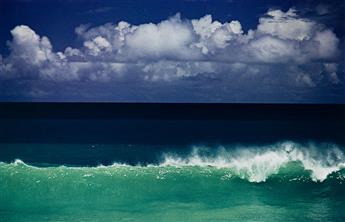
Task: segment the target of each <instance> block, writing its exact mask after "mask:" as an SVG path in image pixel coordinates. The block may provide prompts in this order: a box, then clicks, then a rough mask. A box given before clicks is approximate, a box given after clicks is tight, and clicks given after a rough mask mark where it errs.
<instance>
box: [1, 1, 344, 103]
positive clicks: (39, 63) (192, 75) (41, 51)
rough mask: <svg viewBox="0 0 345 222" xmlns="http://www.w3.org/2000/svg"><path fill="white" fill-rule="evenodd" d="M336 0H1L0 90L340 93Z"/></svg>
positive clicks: (340, 20)
mask: <svg viewBox="0 0 345 222" xmlns="http://www.w3.org/2000/svg"><path fill="white" fill-rule="evenodd" d="M344 11H345V1H343V0H334V1H316V0H315V1H313V0H305V1H293V0H272V1H269V0H265V1H264V0H256V1H254V0H253V1H251V0H222V1H220V0H219V1H218V0H174V1H168V0H152V1H149V0H145V1H140V0H136V1H135V0H116V1H110V0H107V1H101V0H100V1H95V0H74V1H72V0H64V1H63V0H50V1H43V0H0V27H1V28H0V101H59V102H60V101H65V102H71V101H75V102H81V101H83V102H85V101H87V102H188V103H190V102H192V103H194V102H201V103H204V102H205V103H213V102H217V103H345V47H344V46H345V37H344V36H345V19H344Z"/></svg>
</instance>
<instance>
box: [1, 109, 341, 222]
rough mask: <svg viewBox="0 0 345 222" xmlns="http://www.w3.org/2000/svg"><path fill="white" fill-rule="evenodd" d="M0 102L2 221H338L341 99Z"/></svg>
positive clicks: (339, 208)
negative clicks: (251, 102) (197, 102)
mask: <svg viewBox="0 0 345 222" xmlns="http://www.w3.org/2000/svg"><path fill="white" fill-rule="evenodd" d="M0 108H1V109H0V125H1V129H0V221H16V222H17V221H19V222H20V221H35V222H36V221H150V222H151V221H345V210H344V209H345V141H344V140H345V113H344V110H345V109H344V106H342V105H338V106H332V105H304V106H297V105H295V106H292V105H289V106H287V105H275V106H273V105H270V106H267V105H266V106H265V105H250V106H248V105H231V106H230V105H212V104H208V105H194V106H193V105H176V104H175V105H160V106H157V105H143V104H141V105H140V104H139V105H138V104H135V105H104V104H103V105H97V104H93V105H90V104H88V105H85V104H84V105H83V104H79V105H76V104H72V105H71V104H48V105H46V104H34V105H33V104H0ZM104 110H106V111H104Z"/></svg>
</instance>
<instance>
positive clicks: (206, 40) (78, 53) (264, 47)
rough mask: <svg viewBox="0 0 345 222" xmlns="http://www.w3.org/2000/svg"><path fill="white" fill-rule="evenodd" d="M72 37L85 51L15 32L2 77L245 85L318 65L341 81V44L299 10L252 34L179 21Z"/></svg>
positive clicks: (300, 80)
mask: <svg viewBox="0 0 345 222" xmlns="http://www.w3.org/2000/svg"><path fill="white" fill-rule="evenodd" d="M75 33H76V34H77V36H78V37H79V38H80V39H81V41H82V43H83V44H82V47H81V48H73V47H67V48H66V49H65V50H64V51H63V52H55V51H54V50H53V47H52V44H51V42H50V41H49V39H48V38H47V37H45V36H42V37H41V36H40V35H38V34H37V33H36V32H35V31H34V30H32V29H31V28H30V27H28V26H25V25H20V26H17V27H15V28H14V29H13V30H12V31H11V34H12V40H11V41H9V43H8V45H9V48H10V54H9V56H8V57H6V58H2V57H0V78H17V77H18V76H19V75H20V77H21V78H28V79H30V78H41V79H47V80H59V81H67V80H89V81H110V80H112V79H118V78H126V77H128V76H131V77H130V78H133V76H134V77H135V78H139V79H141V80H143V81H146V80H147V81H161V80H162V81H171V80H174V79H181V78H192V77H195V76H197V75H203V74H212V75H215V76H217V75H218V76H224V75H232V74H236V75H237V76H238V77H239V78H240V76H241V75H242V76H246V75H251V76H255V75H258V74H260V73H261V74H263V73H266V74H267V73H269V74H270V75H273V74H272V73H274V72H275V71H274V70H275V68H271V70H269V69H270V67H276V65H277V64H278V65H280V66H285V70H288V69H287V68H286V67H288V66H289V67H290V66H294V67H302V68H300V69H303V66H305V65H310V64H317V65H318V66H319V65H320V64H321V66H323V68H322V69H323V70H324V72H325V73H326V75H328V79H329V81H330V82H331V83H334V84H338V83H339V82H340V81H341V79H340V78H339V77H338V74H337V72H338V70H337V68H335V67H337V63H336V59H337V56H338V53H339V49H338V46H339V39H338V38H337V36H336V35H335V33H334V32H333V31H332V30H331V29H329V28H327V27H325V26H324V25H322V24H319V23H318V22H315V21H312V20H310V19H307V18H301V17H300V16H299V15H298V12H297V11H296V10H294V9H289V10H288V11H286V12H284V11H281V10H269V11H268V12H267V13H266V14H265V15H264V16H262V17H261V18H260V19H259V22H258V25H257V28H256V29H253V30H247V31H244V30H243V28H242V25H241V23H240V21H237V20H234V21H229V22H224V23H222V22H219V21H216V20H214V19H213V18H212V16H211V15H205V16H204V17H202V18H199V19H192V20H187V19H182V18H181V16H180V15H179V14H176V15H175V16H173V17H171V18H168V19H167V20H164V21H161V22H160V23H158V24H154V23H147V24H139V25H132V24H129V23H127V22H125V21H121V22H119V23H117V24H111V23H108V24H105V25H101V26H98V27H89V26H88V25H81V26H79V27H77V28H76V29H75ZM333 64H334V65H333ZM258 67H259V68H258ZM293 73H294V72H293ZM301 73H302V74H301ZM276 75H282V73H276ZM290 75H291V73H290V74H289V75H288V76H290ZM319 80H320V78H313V77H312V75H310V74H309V73H306V72H305V71H303V72H296V74H295V75H294V76H293V77H291V81H290V82H294V83H295V84H296V85H305V86H309V87H314V86H316V85H317V82H318V81H319Z"/></svg>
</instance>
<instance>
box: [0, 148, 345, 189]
mask: <svg viewBox="0 0 345 222" xmlns="http://www.w3.org/2000/svg"><path fill="white" fill-rule="evenodd" d="M9 167H25V168H30V169H36V170H37V169H46V170H50V171H51V172H50V174H52V172H54V171H56V172H61V171H68V170H73V171H78V172H80V175H92V173H99V172H106V173H109V172H111V174H112V175H114V174H116V175H117V176H124V175H125V176H127V177H128V178H130V176H131V175H132V176H143V175H146V176H153V178H159V179H164V178H167V175H169V174H171V175H172V174H174V176H176V175H177V174H179V175H181V174H194V175H201V176H202V175H206V174H205V172H211V173H214V174H216V175H217V176H220V177H221V179H224V178H228V179H229V178H241V179H243V180H247V181H249V182H265V181H267V180H268V179H269V178H272V177H280V178H283V177H287V176H288V175H290V176H292V178H295V179H297V178H298V177H299V176H303V177H308V178H309V179H311V180H312V181H314V182H322V181H325V180H326V179H327V178H328V177H329V176H330V175H332V174H334V173H338V175H337V176H336V178H337V179H340V180H344V179H345V172H344V170H343V169H345V155H344V152H343V151H342V149H341V147H339V146H337V145H334V144H318V145H315V144H307V145H301V144H297V143H294V142H282V143H277V144H274V145H269V146H257V147H256V146H250V147H241V146H238V147H233V146H232V147H231V148H229V147H224V146H220V147H218V148H212V149H211V148H209V147H206V146H195V147H193V148H192V151H191V152H190V153H189V154H184V155H181V154H177V153H174V152H170V153H165V154H163V155H162V160H161V161H160V163H159V164H148V165H140V164H138V165H128V164H125V163H114V164H112V165H110V166H103V165H101V166H97V167H71V166H69V167H67V166H49V167H35V166H31V165H27V164H25V163H24V162H23V161H21V160H16V161H14V162H13V163H10V164H6V163H1V164H0V169H4V168H9ZM133 172H135V173H133ZM162 172H163V173H162ZM163 174H164V175H163ZM290 179H291V178H290Z"/></svg>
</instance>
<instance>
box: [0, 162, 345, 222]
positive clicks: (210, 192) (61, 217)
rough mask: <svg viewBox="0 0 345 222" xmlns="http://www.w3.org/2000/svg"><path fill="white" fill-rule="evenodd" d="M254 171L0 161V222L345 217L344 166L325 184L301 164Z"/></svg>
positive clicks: (340, 218)
mask: <svg viewBox="0 0 345 222" xmlns="http://www.w3.org/2000/svg"><path fill="white" fill-rule="evenodd" d="M260 170H261V169H259V168H257V169H254V171H253V172H254V173H260ZM252 176H253V175H252V174H250V173H248V171H237V170H234V169H231V168H222V167H215V166H187V165H181V166H176V165H175V166H174V165H159V166H128V165H119V164H115V165H112V166H106V167H105V166H99V167H67V166H55V167H54V166H50V167H33V166H29V165H27V164H25V163H23V162H21V161H16V162H14V163H1V164H0V191H1V193H0V221H16V222H17V221H345V211H344V209H345V171H344V170H343V169H341V170H338V171H335V172H332V173H330V174H329V175H328V176H327V178H326V179H325V180H323V181H322V182H321V181H319V180H315V179H313V176H312V171H310V170H305V168H304V167H303V164H302V163H301V162H289V163H287V164H284V165H282V166H281V167H279V170H278V171H277V172H275V173H273V174H271V175H268V176H267V177H265V178H259V179H258V177H252ZM253 178H254V179H253ZM255 180H258V181H255Z"/></svg>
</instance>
